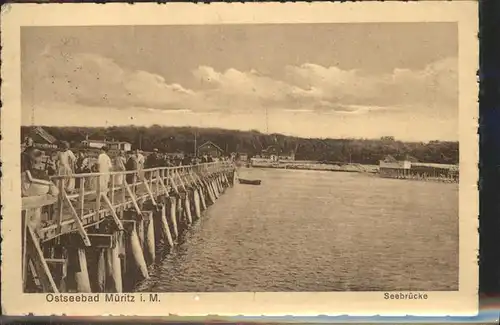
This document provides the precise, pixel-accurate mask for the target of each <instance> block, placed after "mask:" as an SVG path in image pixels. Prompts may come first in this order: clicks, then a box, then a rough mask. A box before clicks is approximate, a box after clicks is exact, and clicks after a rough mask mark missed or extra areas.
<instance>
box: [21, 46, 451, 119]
mask: <svg viewBox="0 0 500 325" xmlns="http://www.w3.org/2000/svg"><path fill="white" fill-rule="evenodd" d="M191 74H192V77H193V78H194V79H195V81H196V84H197V85H199V87H196V89H188V88H186V87H184V86H183V85H180V84H177V83H167V82H166V81H165V79H164V78H163V77H162V76H160V75H157V74H154V73H150V72H147V71H142V70H132V69H128V68H126V67H122V66H120V65H119V64H117V63H116V62H115V61H113V60H112V59H109V58H105V57H102V56H98V55H95V54H89V53H80V54H73V55H64V54H63V53H57V52H55V51H54V50H53V49H50V48H45V49H44V51H43V52H42V53H41V54H40V56H39V57H38V58H37V59H36V60H33V61H32V62H27V63H26V64H25V65H24V66H23V100H24V101H25V103H27V104H28V105H34V104H39V103H47V102H65V103H74V104H75V107H76V105H79V106H78V107H81V106H82V105H83V106H93V107H114V108H118V109H120V108H132V107H136V108H141V109H146V110H147V109H149V110H158V111H162V112H165V113H167V112H175V111H178V112H187V111H202V112H213V111H223V112H227V111H231V112H235V111H244V112H248V111H252V110H263V109H276V110H285V111H294V112H297V113H299V112H302V113H307V112H321V113H326V114H350V115H353V114H373V113H376V112H384V111H393V110H398V109H401V108H407V109H417V107H420V108H422V107H424V108H426V109H428V110H435V108H436V107H440V108H441V106H442V107H445V108H447V109H448V110H449V111H450V112H451V111H453V112H455V113H454V114H455V115H456V111H457V107H456V105H457V103H456V102H457V97H458V96H457V92H458V89H457V87H458V79H457V61H456V59H454V58H449V59H444V60H441V61H438V62H433V63H431V64H429V65H428V66H426V67H425V68H423V69H421V70H418V71H414V70H408V69H396V70H394V71H393V72H392V73H388V74H385V75H377V76H375V75H366V74H364V73H363V72H362V71H357V70H342V69H340V68H338V67H335V66H330V67H323V66H320V65H317V64H313V63H307V64H303V65H300V66H287V67H285V70H284V75H283V77H282V78H278V77H274V76H267V75H263V74H261V73H259V72H258V71H256V70H250V71H239V70H237V69H234V68H231V69H227V70H225V71H217V70H215V69H214V68H212V67H208V66H200V67H198V68H196V69H194V70H193V71H191Z"/></svg>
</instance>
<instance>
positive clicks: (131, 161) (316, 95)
mask: <svg viewBox="0 0 500 325" xmlns="http://www.w3.org/2000/svg"><path fill="white" fill-rule="evenodd" d="M464 3H465V4H468V6H467V5H465V6H460V5H458V4H457V5H455V4H453V5H451V4H450V5H449V6H448V7H446V4H445V3H437V5H436V4H434V5H433V6H434V7H432V8H435V9H438V8H440V7H439V5H441V6H444V7H443V8H442V11H443V13H444V12H446V11H448V10H449V9H453V8H454V10H455V11H454V12H457V13H460V14H461V15H462V16H460V15H458V14H455V16H457V17H459V16H460V18H462V17H470V15H467V14H466V13H462V11H466V9H470V8H471V3H467V2H464ZM386 4H387V5H386ZM425 4H426V3H425V2H423V3H419V5H422V6H423V5H425ZM289 5H292V6H293V4H289ZM338 5H339V4H337V6H336V8H340V6H338ZM391 5H392V3H391V4H389V3H380V4H376V7H377V8H378V9H380V11H382V10H383V12H386V13H387V12H389V10H390V9H389V8H391ZM427 5H430V4H429V3H427ZM196 6H197V5H196ZM196 6H194V5H193V6H192V7H196ZM349 6H351V7H352V6H354V5H353V4H349ZM372 6H373V4H372ZM48 7H51V6H48ZM62 7H67V8H68V9H66V10H69V8H71V7H70V6H66V5H62ZM72 7H73V8H74V9H73V12H74V11H75V9H76V8H77V7H78V5H77V6H72ZM154 7H155V6H150V7H149V8H154ZM166 7H167V8H171V9H170V11H168V10H167V11H166V12H168V13H170V15H175V8H176V7H175V6H172V7H170V6H166ZM245 7H246V8H256V13H257V14H258V13H259V12H260V11H259V10H257V9H259V8H258V7H257V6H253V7H252V6H250V5H249V4H245V5H240V6H239V7H238V8H239V10H236V9H234V8H235V7H232V6H226V7H225V6H218V7H217V6H216V7H215V8H214V7H212V8H210V9H207V8H206V6H205V8H204V9H203V8H200V9H199V10H198V11H195V12H197V13H198V14H199V15H200V17H201V14H202V13H203V12H207V14H208V16H210V14H211V15H216V14H217V15H223V12H224V10H223V9H225V8H227V9H232V11H231V10H228V13H227V14H226V16H219V20H220V21H219V22H216V21H215V22H214V21H210V23H205V22H204V21H203V19H205V18H203V19H201V22H195V21H193V22H192V23H189V21H185V22H182V23H176V22H175V19H174V21H173V22H170V23H161V22H158V21H157V19H156V18H155V17H156V16H154V15H152V17H153V18H152V20H151V21H150V22H147V23H142V24H141V23H134V21H130V22H128V23H125V19H126V18H121V19H122V21H118V22H116V23H112V24H111V23H109V24H100V23H99V20H98V19H97V20H96V22H94V23H90V22H91V21H92V19H90V20H88V22H87V21H85V20H82V21H81V22H79V23H76V21H78V20H77V19H76V20H75V24H71V25H70V24H68V23H67V22H68V20H67V18H66V19H63V21H62V24H44V23H40V24H38V23H35V24H31V25H22V24H19V26H18V30H17V31H16V33H17V34H16V35H17V37H18V39H17V41H18V45H17V46H18V57H17V62H18V63H19V66H18V67H17V71H16V73H17V74H18V75H17V77H16V78H17V79H16V80H18V82H19V86H18V87H19V90H18V93H17V96H18V97H16V100H15V102H16V105H18V107H19V111H18V112H13V113H11V114H17V115H18V117H17V120H18V121H19V124H17V126H13V125H10V126H9V127H8V128H9V130H11V129H12V130H13V129H14V128H17V130H16V131H14V133H11V134H8V135H6V134H5V133H6V132H5V129H6V127H5V124H6V123H9V122H7V121H6V120H5V115H4V119H3V120H2V122H3V123H2V137H3V138H4V139H6V138H7V139H8V143H9V146H11V147H12V148H14V147H16V146H17V150H18V151H17V152H13V151H8V154H6V152H7V150H6V147H5V146H4V144H2V152H4V156H3V157H2V158H4V159H5V155H6V156H7V157H9V158H10V157H13V156H14V155H15V156H16V157H15V158H12V159H14V160H13V161H14V162H18V163H17V167H15V168H17V171H16V170H12V171H11V170H7V173H9V174H11V175H12V176H10V177H12V178H14V177H17V180H16V181H15V182H16V183H15V184H16V185H13V184H14V183H8V184H9V185H7V186H8V187H9V188H15V190H6V189H5V187H6V184H5V181H3V183H2V195H4V198H5V195H6V193H7V195H12V196H14V195H16V196H17V197H18V199H17V201H12V202H20V204H19V206H18V207H17V214H16V213H14V212H13V214H12V220H14V219H15V221H16V222H17V223H12V228H13V229H14V228H16V227H17V229H16V230H15V231H16V233H17V234H19V236H12V237H14V238H11V239H10V240H11V243H12V245H14V246H16V255H19V256H17V257H16V261H12V263H18V262H19V263H18V264H19V265H17V266H16V270H18V271H16V276H17V278H19V279H20V284H19V285H20V287H22V290H21V292H19V293H16V294H17V295H21V296H22V297H29V296H32V297H35V298H33V299H36V297H40V298H38V299H40V300H39V301H43V304H46V306H47V307H46V308H52V312H53V311H54V310H56V311H57V310H61V309H60V308H61V306H62V305H61V303H68V304H71V303H73V305H72V306H70V308H73V309H74V310H78V308H80V307H79V306H80V305H83V304H85V305H86V307H85V308H91V307H92V306H91V305H92V303H94V304H96V305H97V304H108V305H109V304H112V306H113V307H114V306H116V304H117V303H123V304H125V305H123V306H126V304H130V306H129V307H128V308H129V312H130V313H132V314H137V313H138V312H139V309H141V308H143V306H144V305H151V304H155V305H156V308H161V307H160V306H161V305H163V304H165V305H167V304H168V305H171V304H170V301H171V300H173V299H174V298H173V297H175V294H186V293H189V294H190V298H189V299H191V300H193V299H194V300H195V301H198V300H200V299H201V300H203V301H207V300H209V299H211V298H209V297H212V296H206V297H207V298H202V297H203V296H202V295H203V294H218V295H219V296H220V295H227V298H226V299H227V300H226V302H227V301H229V302H231V301H232V300H231V298H230V297H231V296H230V295H231V294H236V295H237V294H245V293H247V294H250V296H252V295H255V293H265V294H266V293H267V294H276V293H282V294H284V295H290V296H293V295H294V294H307V293H310V294H319V293H326V294H330V293H337V294H350V295H351V297H352V299H353V301H355V300H356V298H355V297H356V295H363V294H364V293H370V292H371V293H374V294H375V293H378V300H380V301H383V300H385V301H389V302H391V303H392V305H393V306H396V303H399V301H401V302H404V303H407V304H410V306H411V304H413V305H414V306H417V305H418V304H425V303H429V302H430V301H432V299H437V298H435V297H438V295H439V294H445V293H451V294H456V295H457V297H458V296H460V293H461V292H464V290H465V291H466V294H465V296H464V297H466V298H464V299H463V301H464V302H465V301H467V302H466V303H465V305H466V308H465V309H463V310H472V309H474V307H475V308H476V311H477V306H475V305H474V302H472V300H473V299H472V298H471V297H477V293H475V292H474V290H475V289H476V288H477V276H476V279H475V280H474V279H467V280H469V282H468V283H466V282H464V278H465V277H470V276H471V274H472V276H473V277H474V274H476V273H474V272H477V270H475V269H474V270H472V269H473V268H475V267H477V263H476V261H474V260H473V258H475V256H476V251H475V250H476V245H477V237H475V233H474V232H476V230H475V229H476V227H475V222H476V218H477V214H474V213H475V212H476V211H477V206H476V205H477V202H476V199H475V198H474V195H477V193H476V191H477V190H475V186H476V180H477V178H475V177H476V171H475V170H471V167H472V169H477V157H476V156H475V155H477V153H476V147H475V146H476V143H475V141H477V140H476V138H475V136H476V135H475V129H474V127H476V125H477V119H476V121H474V118H475V114H476V112H475V111H474V107H475V106H473V107H468V109H469V111H467V112H466V113H464V111H463V110H461V107H462V106H463V104H462V102H463V100H462V102H461V98H462V97H461V96H464V94H467V93H468V94H473V95H476V96H477V91H476V92H475V90H476V89H472V90H469V91H468V92H467V91H464V88H463V86H462V85H464V84H465V85H466V86H469V85H474V83H475V76H474V74H473V73H474V71H475V70H474V69H475V68H476V67H477V62H470V61H469V62H467V63H468V67H471V68H468V69H466V70H461V62H464V60H470V59H471V58H475V56H474V55H475V53H476V51H474V50H471V53H472V54H469V55H467V54H464V50H463V46H464V45H463V44H461V39H462V38H464V36H461V33H465V38H466V39H467V41H469V42H471V39H472V37H471V36H474V35H475V30H473V29H471V30H464V28H460V27H461V25H460V22H459V21H458V19H457V18H455V20H453V19H442V20H439V19H432V18H431V19H430V21H429V20H427V21H426V20H423V19H422V20H420V21H419V20H418V19H407V20H401V19H395V21H391V20H390V19H387V20H383V19H381V18H380V19H379V21H375V20H373V19H372V20H369V19H367V20H365V21H362V20H361V21H360V20H359V19H358V20H357V19H354V20H353V21H352V22H349V21H343V20H340V21H325V20H321V19H319V20H318V21H314V20H312V19H310V20H307V19H300V14H298V16H293V15H291V14H288V15H291V17H298V18H296V19H295V21H294V20H293V18H290V20H286V18H285V21H283V22H282V23H279V22H276V21H273V20H271V19H268V20H266V19H263V20H262V21H255V20H253V21H252V20H246V21H244V20H241V21H238V19H237V17H240V16H231V12H233V13H234V12H240V13H242V12H243V10H244V8H245ZM312 7H314V6H312ZM320 7H321V6H318V9H316V11H314V12H315V13H316V12H318V11H319V10H321V9H320ZM405 7H406V4H405V5H398V7H397V8H401V9H405ZM29 8H33V7H29ZM82 8H89V10H90V8H95V7H92V6H90V7H88V6H87V7H82ZM179 8H182V7H179ZM260 8H263V7H262V6H261V7H260ZM289 8H291V7H289ZM343 8H344V9H346V8H347V7H346V6H343ZM357 8H359V10H360V11H359V12H362V6H361V5H359V6H357ZM373 8H375V7H373ZM60 9H64V8H60ZM341 9H342V8H341ZM413 9H419V8H418V6H417V5H413V6H412V8H411V10H406V11H408V12H411V11H412V10H413ZM18 10H21V8H20V7H18ZM32 10H34V9H32ZM94 10H97V9H94ZM127 10H130V9H125V8H124V12H125V14H124V17H129V16H127V13H128V12H129V11H127ZM136 10H137V9H136ZM191 10H192V8H191ZM307 10H310V11H307ZM307 10H306V11H307V14H309V15H310V16H311V17H314V15H313V14H312V11H311V10H312V9H311V7H308V9H307ZM420 10H421V11H418V10H416V14H418V12H424V10H423V9H420ZM150 11H151V9H150ZM437 11H439V10H434V11H433V12H434V14H436V12H437ZM33 12H34V11H33ZM41 12H42V11H40V12H39V13H38V15H40V13H41ZM130 12H132V11H130ZM178 12H179V13H187V12H189V11H188V10H187V8H185V9H181V10H180V11H178ZM299 12H300V11H299ZM334 12H335V11H334ZM365 12H368V10H365ZM275 13H276V12H275ZM307 14H306V16H307ZM12 15H13V14H12ZM61 16H62V15H58V14H57V11H54V18H55V17H61ZM103 16H104V14H103ZM208 16H207V17H208ZM245 16H251V15H250V14H246V15H244V14H241V17H245ZM269 16H271V15H269ZM286 16H287V14H286V13H285V17H286ZM336 16H341V15H340V14H339V12H336ZM452 16H453V15H452ZM7 17H9V13H7ZM34 17H35V18H37V19H38V18H39V16H37V15H35V16H34ZM79 17H82V15H80V16H79ZM143 17H144V18H146V16H145V15H144V16H143ZM195 17H196V15H195ZM220 17H231V18H227V20H226V21H222V20H223V19H224V18H220ZM234 17H236V18H234ZM256 17H259V16H256ZM266 17H267V16H266ZM307 17H309V16H307ZM381 17H382V16H381ZM409 17H411V16H409ZM54 18H53V19H54ZM443 18H444V17H443ZM452 18H453V17H452ZM11 19H13V18H11ZM47 19H48V18H47ZM82 19H83V18H82ZM86 19H88V18H86ZM101 19H105V18H104V17H102V18H101ZM254 19H255V17H254ZM462 19H463V18H462ZM475 19H476V18H475V17H471V21H470V22H472V23H474V21H475ZM118 20H119V19H118ZM206 20H210V19H209V18H206ZM10 22H11V23H12V20H11V21H10ZM153 22H154V23H153ZM468 26H469V25H468ZM473 26H474V28H475V25H473ZM3 32H4V26H2V33H3ZM473 41H475V39H474V40H473ZM471 44H474V43H471ZM3 57H4V54H2V58H3ZM12 69H14V67H12ZM462 71H464V72H462ZM471 73H472V74H471ZM463 74H469V75H467V76H466V77H467V78H468V79H469V80H468V81H466V82H465V83H461V82H460V78H459V76H460V77H461V76H462V75H463ZM4 76H5V75H4V72H2V79H3V80H4V81H7V83H8V82H9V79H8V78H4ZM471 80H472V82H471ZM4 87H6V88H8V87H13V86H12V84H10V85H9V84H7V85H6V86H2V88H4ZM2 91H4V89H3V90H2ZM476 98H477V97H476ZM3 102H4V104H5V103H6V101H5V100H4V98H3ZM471 103H472V104H475V98H474V97H473V96H469V97H467V98H466V99H465V104H466V105H470V104H471ZM13 107H14V108H15V106H13ZM9 109H10V108H9V107H8V106H7V110H9ZM464 139H465V140H464ZM466 145H468V146H469V147H466ZM2 160H3V159H2ZM13 166H14V165H13ZM464 166H465V167H464ZM6 168H9V166H8V165H6ZM13 168H14V167H13ZM464 168H466V169H465V170H464ZM467 168H468V170H467ZM464 184H465V185H464ZM464 187H466V188H467V190H466V191H467V192H465V191H464V190H463V188H464ZM6 191H8V192H6ZM468 198H470V201H469V202H468V203H467V202H462V201H464V200H465V199H468ZM6 205H7V206H8V205H9V201H7V203H6ZM464 207H467V208H464ZM11 211H16V210H11ZM16 215H17V217H16ZM466 220H467V221H466ZM2 228H3V232H5V227H4V226H2ZM464 234H467V236H472V237H469V238H467V239H466V238H462V236H464ZM465 240H467V242H468V243H469V246H467V252H466V253H464V252H463V251H462V250H463V249H464V247H466V246H464V241H465ZM6 245H7V243H2V246H3V247H2V250H5V249H8V248H7V246H6ZM14 246H12V247H14ZM17 261H18V262H17ZM4 262H5V263H3V264H9V263H10V260H8V259H4ZM474 263H476V265H475V266H474ZM464 265H465V266H464ZM3 268H5V266H3ZM467 268H472V269H471V271H467ZM466 272H472V273H469V276H467V273H466ZM2 273H3V277H2V284H3V282H4V281H5V279H6V273H5V272H4V271H3V270H2ZM470 281H472V282H470ZM193 293H196V295H193ZM162 294H170V295H172V296H169V297H171V298H168V299H166V298H165V299H163V297H164V296H163V295H162ZM193 297H194V298H193ZM200 297H201V298H200ZM214 297H215V296H214ZM235 297H236V296H235ZM270 297H271V296H270ZM273 297H274V296H273ZM278 297H279V296H276V300H279V299H280V298H278ZM305 297H306V296H304V299H305ZM336 297H337V298H336V299H334V300H331V301H330V303H332V304H335V301H342V298H341V297H342V296H341V295H339V296H336ZM442 297H444V295H443V296H442ZM460 297H462V296H460ZM29 299H31V298H29ZM186 299H187V298H186ZM249 299H250V300H251V299H252V298H249ZM255 299H256V298H255V297H254V298H253V300H254V302H255ZM270 299H271V298H266V300H263V301H262V304H264V305H265V304H270V301H271V300H270ZM325 299H326V300H324V301H323V302H322V303H327V299H329V298H325ZM360 299H361V298H360ZM365 299H367V298H365ZM361 300H363V299H361ZM33 301H34V300H33ZM186 301H188V300H186ZM240 301H244V300H240ZM266 301H267V302H266ZM58 304H59V305H58ZM78 304H80V305H78ZM232 304H233V305H234V306H233V307H232V309H231V310H234V311H236V310H239V309H237V306H238V299H236V298H235V299H234V301H232ZM476 304H477V302H476ZM77 305H78V306H77ZM109 306H111V305H109ZM109 306H108V309H109V308H110V307H109ZM133 306H135V307H133ZM139 306H140V307H139ZM291 306H292V305H290V307H291ZM388 306H390V304H389V305H388ZM421 306H423V305H421ZM454 306H455V305H454ZM33 307H34V306H33ZM23 308H25V309H26V308H28V309H29V306H24V307H23ZM148 308H149V307H148ZM293 308H296V307H293ZM384 308H386V309H385V310H387V308H389V307H387V306H386V307H384ZM436 308H437V306H436ZM410 309H411V307H410ZM16 310H17V309H16ZM103 310H107V309H106V307H103ZM110 310H115V309H110ZM116 310H118V309H116ZM336 310H337V309H336ZM339 310H340V309H339ZM372 310H373V311H374V309H372ZM450 310H454V311H455V312H460V310H459V308H457V307H450V308H449V309H448V311H447V313H448V314H450V313H452V311H450ZM26 311H30V310H27V309H26ZM293 311H294V309H290V310H289V312H293ZM380 311H382V310H380V309H379V310H378V312H377V313H380ZM171 312H172V311H171ZM78 313H79V312H78ZM207 314H208V313H207Z"/></svg>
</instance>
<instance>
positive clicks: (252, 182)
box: [238, 178, 261, 185]
mask: <svg viewBox="0 0 500 325" xmlns="http://www.w3.org/2000/svg"><path fill="white" fill-rule="evenodd" d="M238 180H239V181H240V184H247V185H260V182H261V180H260V179H255V180H250V179H242V178H239V179H238Z"/></svg>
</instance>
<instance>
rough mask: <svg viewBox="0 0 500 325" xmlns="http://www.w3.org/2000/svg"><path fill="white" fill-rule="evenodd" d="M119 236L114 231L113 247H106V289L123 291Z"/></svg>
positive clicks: (117, 291)
mask: <svg viewBox="0 0 500 325" xmlns="http://www.w3.org/2000/svg"><path fill="white" fill-rule="evenodd" d="M120 250H121V245H120V238H119V236H118V235H117V233H115V236H114V243H113V247H111V248H107V249H106V273H107V279H109V280H110V281H107V283H106V284H107V288H106V289H107V291H111V292H116V293H121V292H123V279H122V261H121V259H120Z"/></svg>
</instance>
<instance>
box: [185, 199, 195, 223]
mask: <svg viewBox="0 0 500 325" xmlns="http://www.w3.org/2000/svg"><path fill="white" fill-rule="evenodd" d="M188 194H189V193H186V198H185V199H184V213H185V214H186V217H187V223H188V225H191V224H192V223H193V216H192V215H191V202H190V200H189V195H188Z"/></svg>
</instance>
